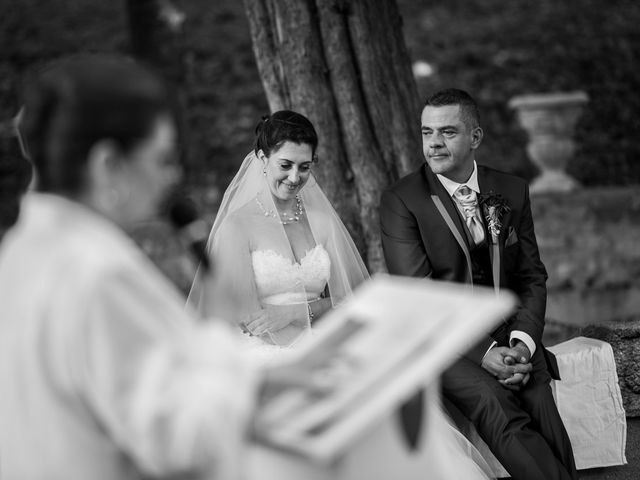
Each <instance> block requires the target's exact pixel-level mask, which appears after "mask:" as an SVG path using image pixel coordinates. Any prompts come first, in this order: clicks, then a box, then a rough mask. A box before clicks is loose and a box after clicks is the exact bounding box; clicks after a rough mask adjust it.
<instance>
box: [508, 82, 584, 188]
mask: <svg viewBox="0 0 640 480" xmlns="http://www.w3.org/2000/svg"><path fill="white" fill-rule="evenodd" d="M588 100H589V97H588V96H587V94H586V93H585V92H582V91H577V92H559V93H538V94H531V95H519V96H517V97H513V98H512V99H511V100H510V101H509V108H512V109H514V110H515V111H516V114H517V116H518V121H519V123H520V126H521V127H522V128H524V130H526V132H527V134H528V135H529V143H528V144H527V155H528V156H529V158H530V159H531V161H532V162H533V163H534V164H535V165H536V166H537V167H538V168H539V169H540V172H541V173H540V175H539V176H538V177H536V178H535V179H534V180H533V182H531V186H530V190H531V193H543V192H568V191H570V190H573V189H575V188H578V187H579V184H578V182H577V181H576V180H575V179H573V178H571V177H570V176H569V175H567V173H566V172H565V168H566V166H567V162H568V161H569V159H570V158H571V157H572V156H573V154H574V152H575V148H576V144H575V142H574V140H573V133H574V129H575V126H576V122H577V121H578V118H579V117H580V114H581V113H582V110H583V108H584V106H585V104H586V103H587V102H588Z"/></svg>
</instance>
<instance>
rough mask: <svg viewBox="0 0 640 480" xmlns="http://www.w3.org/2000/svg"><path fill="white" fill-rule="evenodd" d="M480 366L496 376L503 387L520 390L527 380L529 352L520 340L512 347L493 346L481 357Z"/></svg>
mask: <svg viewBox="0 0 640 480" xmlns="http://www.w3.org/2000/svg"><path fill="white" fill-rule="evenodd" d="M482 368H484V369H485V370H486V371H488V372H489V373H490V374H492V375H493V376H494V377H496V378H497V379H498V382H499V383H500V384H501V385H502V386H503V387H505V388H509V389H512V390H520V389H521V388H523V387H524V386H525V385H526V384H527V383H528V382H529V378H530V372H531V369H532V364H531V352H530V351H529V349H528V348H527V346H526V345H525V344H524V343H522V342H520V341H518V342H517V343H516V345H514V346H513V347H493V348H492V349H491V350H489V351H488V352H487V354H486V355H485V357H484V358H483V360H482Z"/></svg>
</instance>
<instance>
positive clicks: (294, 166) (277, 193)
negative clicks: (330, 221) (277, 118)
mask: <svg viewBox="0 0 640 480" xmlns="http://www.w3.org/2000/svg"><path fill="white" fill-rule="evenodd" d="M258 157H259V158H260V160H262V162H263V163H264V171H265V176H266V180H267V183H268V184H269V190H271V194H272V195H273V196H274V197H275V199H277V200H281V201H284V202H287V201H291V200H293V199H294V198H295V196H296V194H298V193H299V192H300V190H301V189H302V187H304V185H305V183H307V180H309V175H311V165H312V163H313V149H312V148H311V145H309V144H306V143H294V142H289V141H285V142H284V143H283V144H282V146H281V147H280V148H278V149H277V150H275V149H274V150H273V151H272V152H271V155H269V156H268V157H267V156H265V155H264V153H263V152H262V150H260V151H259V152H258Z"/></svg>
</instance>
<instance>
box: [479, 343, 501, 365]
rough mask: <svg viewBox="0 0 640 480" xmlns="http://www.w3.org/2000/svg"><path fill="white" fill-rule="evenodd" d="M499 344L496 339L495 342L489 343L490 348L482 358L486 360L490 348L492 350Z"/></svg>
mask: <svg viewBox="0 0 640 480" xmlns="http://www.w3.org/2000/svg"><path fill="white" fill-rule="evenodd" d="M497 344H498V342H496V341H495V340H494V341H493V342H491V345H489V348H487V351H486V352H484V355H483V356H482V360H483V361H484V357H486V356H487V353H489V350H491V349H492V348H493V347H495V346H496V345H497Z"/></svg>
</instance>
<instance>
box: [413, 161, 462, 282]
mask: <svg viewBox="0 0 640 480" xmlns="http://www.w3.org/2000/svg"><path fill="white" fill-rule="evenodd" d="M424 172H425V177H426V180H427V183H428V185H429V192H430V195H431V200H432V201H433V204H434V205H435V207H436V209H437V210H438V213H439V214H440V216H441V217H442V219H443V220H444V222H445V223H446V225H447V227H448V228H449V231H450V232H451V234H452V235H453V237H454V238H455V239H456V242H457V243H458V245H459V246H460V249H461V250H462V253H463V255H464V257H465V260H466V262H467V274H468V276H469V277H468V282H469V283H470V284H471V285H472V286H473V271H472V267H471V254H470V252H469V241H470V239H469V236H468V235H467V233H466V225H464V224H463V223H462V219H461V218H460V214H459V213H458V208H457V207H456V206H455V205H454V203H453V200H452V199H451V197H450V196H449V193H448V192H447V191H446V190H445V188H444V187H443V186H442V184H441V183H440V182H439V181H438V178H437V177H436V176H435V174H433V172H431V170H430V169H429V167H428V166H425V170H424Z"/></svg>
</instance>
